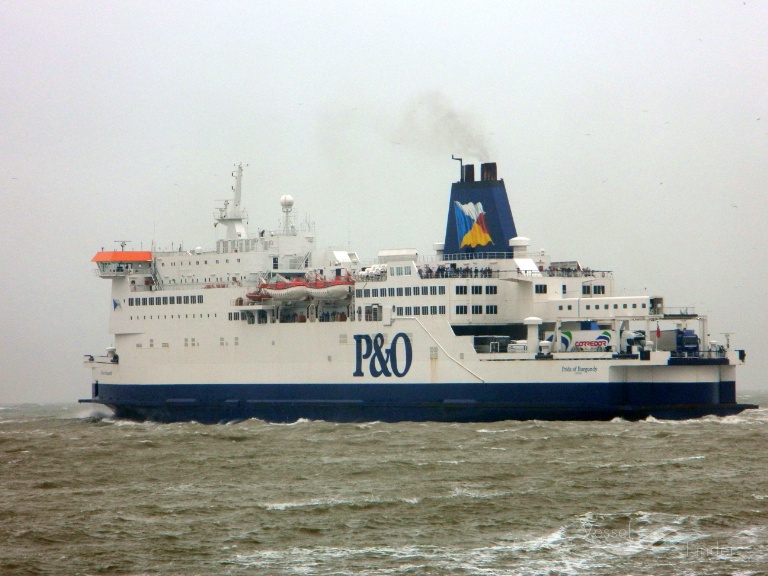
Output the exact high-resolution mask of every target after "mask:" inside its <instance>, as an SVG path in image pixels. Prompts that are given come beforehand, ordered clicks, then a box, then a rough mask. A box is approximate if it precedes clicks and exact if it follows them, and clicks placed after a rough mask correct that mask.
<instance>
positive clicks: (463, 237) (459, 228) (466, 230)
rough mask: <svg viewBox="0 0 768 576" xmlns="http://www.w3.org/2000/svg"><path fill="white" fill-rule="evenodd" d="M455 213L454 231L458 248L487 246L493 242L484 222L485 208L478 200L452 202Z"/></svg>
mask: <svg viewBox="0 0 768 576" xmlns="http://www.w3.org/2000/svg"><path fill="white" fill-rule="evenodd" d="M453 207H454V211H455V215H456V232H457V235H458V237H459V239H460V245H459V248H464V247H465V246H470V247H472V248H477V247H478V246H487V245H488V244H493V239H492V238H491V235H490V233H489V232H488V225H487V224H486V222H485V210H483V205H482V204H481V203H480V202H476V203H472V202H468V203H467V204H461V203H459V202H454V204H453Z"/></svg>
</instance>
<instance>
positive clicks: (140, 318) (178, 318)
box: [129, 313, 217, 320]
mask: <svg viewBox="0 0 768 576" xmlns="http://www.w3.org/2000/svg"><path fill="white" fill-rule="evenodd" d="M191 316H192V318H200V319H202V318H216V317H217V316H216V314H215V313H214V314H213V316H211V315H210V314H206V315H203V314H192V315H191ZM181 317H182V315H181V314H176V315H175V316H174V315H173V314H163V317H162V318H160V314H158V315H157V320H168V319H171V320H173V319H174V318H175V319H176V320H181ZM189 317H190V314H184V318H189ZM129 318H130V319H131V320H146V319H147V317H146V316H130V317H129ZM149 319H150V320H155V316H154V315H151V316H150V317H149Z"/></svg>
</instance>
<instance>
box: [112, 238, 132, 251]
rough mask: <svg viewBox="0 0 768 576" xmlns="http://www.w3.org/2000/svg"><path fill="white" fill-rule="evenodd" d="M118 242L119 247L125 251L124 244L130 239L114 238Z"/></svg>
mask: <svg viewBox="0 0 768 576" xmlns="http://www.w3.org/2000/svg"><path fill="white" fill-rule="evenodd" d="M115 242H117V243H118V244H120V249H121V250H123V251H125V245H126V244H128V243H129V242H130V240H115Z"/></svg>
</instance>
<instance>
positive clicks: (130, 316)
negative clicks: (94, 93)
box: [81, 158, 756, 423]
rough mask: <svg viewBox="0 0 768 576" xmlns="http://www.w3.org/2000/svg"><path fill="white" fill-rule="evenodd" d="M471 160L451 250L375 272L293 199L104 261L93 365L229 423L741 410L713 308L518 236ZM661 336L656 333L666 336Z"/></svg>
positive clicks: (101, 396)
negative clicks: (276, 220)
mask: <svg viewBox="0 0 768 576" xmlns="http://www.w3.org/2000/svg"><path fill="white" fill-rule="evenodd" d="M456 160H459V161H460V162H461V164H460V178H459V181H458V182H455V183H453V184H452V187H451V193H450V199H449V202H448V212H447V222H446V227H445V237H444V241H442V242H437V243H435V245H434V248H435V253H434V254H432V255H419V254H417V252H416V250H413V249H403V248H393V249H392V248H390V249H386V250H382V251H380V252H379V253H378V256H377V257H376V259H375V260H371V261H370V262H364V261H363V260H361V259H360V258H359V256H358V254H357V253H356V252H352V251H349V250H338V249H327V250H324V249H320V248H318V241H317V239H316V237H315V231H314V227H313V226H311V225H309V224H308V223H304V224H298V223H297V222H295V217H294V215H293V205H294V199H293V198H292V197H291V196H288V195H284V196H282V197H281V198H280V206H281V209H282V213H283V217H282V223H281V225H280V226H279V227H278V228H277V229H274V230H260V231H258V232H256V233H255V234H250V233H249V232H248V230H247V229H246V225H245V222H246V220H247V217H248V215H247V213H246V211H245V210H244V209H243V207H242V206H241V196H242V181H243V167H242V165H240V166H237V168H236V171H235V172H233V177H234V178H235V184H234V186H233V194H232V197H231V198H230V199H229V200H227V201H224V202H223V205H221V206H218V207H217V208H216V209H215V212H214V218H215V221H216V226H217V227H218V229H219V230H222V229H223V230H224V231H225V233H224V234H223V238H221V239H219V240H217V241H216V247H215V250H209V251H206V250H203V249H202V248H196V249H193V250H186V249H185V250H182V249H181V248H179V249H178V250H171V251H160V250H154V249H153V250H151V251H132V250H126V249H125V247H126V245H125V243H123V244H122V249H121V250H115V251H101V252H98V253H97V254H96V255H95V256H94V257H93V262H94V263H95V265H96V267H95V273H96V275H98V276H99V277H101V278H103V279H105V280H109V281H110V282H111V283H112V291H111V302H110V303H109V308H110V310H109V313H110V321H109V331H110V333H111V334H112V335H113V336H114V341H113V345H112V346H110V347H109V348H107V349H106V353H105V354H102V355H94V354H86V355H85V358H84V364H85V366H86V367H87V368H89V369H90V370H91V374H92V390H91V397H90V398H88V399H84V400H81V402H92V403H99V404H103V405H106V406H108V407H110V408H111V409H112V410H114V413H115V416H116V417H118V418H127V419H135V420H154V421H161V422H172V421H190V420H194V421H199V422H204V423H217V422H228V421H233V420H239V419H247V418H259V419H263V420H266V421H271V422H292V421H296V420H298V419H301V418H306V419H319V420H326V421H335V422H357V421H390V422H392V421H447V422H481V421H498V420H528V419H546V420H606V419H613V418H616V417H619V418H624V419H629V420H636V419H643V418H646V417H649V416H653V417H656V418H671V419H684V418H694V417H701V416H704V415H720V416H722V415H730V414H736V413H739V412H741V411H743V410H744V409H747V408H756V406H754V405H749V404H741V403H738V402H737V399H736V369H737V367H738V365H740V364H743V363H744V360H745V354H744V351H743V350H731V349H730V343H729V342H728V343H726V344H725V345H722V344H720V343H717V342H710V341H707V336H708V334H709V332H708V326H707V319H706V317H704V316H701V315H697V314H695V313H694V312H693V311H692V310H690V309H688V310H684V311H682V312H681V311H679V310H670V309H667V308H666V307H665V303H664V299H663V297H662V296H660V295H648V294H638V295H634V296H627V295H624V294H625V293H624V292H620V291H619V290H618V289H617V287H616V284H615V279H614V274H613V272H612V271H610V270H595V269H592V268H589V267H586V266H583V265H582V264H581V263H580V262H579V261H578V260H563V261H557V260H552V259H551V258H550V256H549V255H548V254H546V253H545V252H544V251H531V250H530V241H529V239H528V238H526V237H524V236H519V235H518V234H517V230H516V227H515V222H514V219H513V217H512V211H511V209H510V204H509V199H508V196H507V191H506V188H505V185H504V181H503V179H499V178H498V177H497V168H496V164H495V163H485V164H481V165H480V170H479V174H478V176H479V177H478V178H477V179H476V178H475V166H474V165H473V164H466V165H465V164H463V161H461V159H458V158H456ZM662 329H663V330H662Z"/></svg>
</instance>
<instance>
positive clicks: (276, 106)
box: [0, 0, 768, 404]
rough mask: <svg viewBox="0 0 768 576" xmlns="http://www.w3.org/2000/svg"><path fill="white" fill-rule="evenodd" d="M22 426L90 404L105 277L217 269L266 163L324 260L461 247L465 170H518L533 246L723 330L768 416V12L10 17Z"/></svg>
mask: <svg viewBox="0 0 768 576" xmlns="http://www.w3.org/2000/svg"><path fill="white" fill-rule="evenodd" d="M0 37H1V38H2V42H0V74H1V75H2V76H1V81H0V119H1V120H2V124H1V128H0V200H2V204H1V205H0V219H1V223H2V231H1V232H0V238H1V239H2V246H0V265H1V266H2V272H3V278H4V287H3V291H2V298H0V332H1V333H2V342H1V344H2V345H1V346H0V404H2V403H10V402H60V401H73V400H76V399H77V398H84V397H88V396H89V394H90V385H89V382H90V379H89V372H88V371H86V370H85V369H84V368H83V367H82V365H81V360H82V355H83V354H85V353H103V350H104V348H105V347H106V346H109V345H110V344H111V343H112V340H111V336H110V335H109V334H108V330H107V318H108V313H109V307H110V298H109V282H108V281H105V280H102V279H100V278H98V277H96V276H94V275H93V273H92V271H91V270H92V267H93V264H91V262H90V260H91V258H92V257H93V255H94V254H95V253H96V252H97V251H98V250H100V249H101V248H102V247H104V248H105V249H107V250H109V249H114V248H115V247H116V244H115V243H114V241H115V240H122V239H126V240H131V241H132V243H131V244H130V245H129V246H130V247H131V248H134V249H140V248H144V249H148V248H149V247H150V246H151V243H152V242H153V241H154V242H155V243H156V244H157V245H159V246H162V247H166V246H167V247H170V245H171V243H173V244H174V245H175V246H178V243H179V242H183V244H184V246H187V247H190V248H192V247H195V246H203V247H205V248H212V247H213V245H214V242H215V236H214V232H215V231H214V228H213V226H212V223H213V219H212V214H213V207H214V201H215V200H217V199H220V198H223V197H225V196H226V195H227V193H228V191H229V190H230V186H231V185H232V180H231V178H230V176H229V174H230V171H231V168H232V166H233V165H234V164H235V163H237V162H241V161H242V162H245V163H249V167H248V168H247V169H246V173H245V179H244V184H243V204H244V205H245V207H246V208H247V209H248V210H249V213H250V223H249V224H250V229H251V230H252V231H255V230H256V229H259V228H268V227H273V226H275V225H276V224H277V222H278V220H279V218H280V216H281V212H280V206H279V203H278V200H279V197H280V196H281V195H282V194H291V195H293V196H294V198H295V201H296V204H295V209H296V213H297V215H298V217H299V218H300V219H303V220H304V219H309V220H311V221H312V222H314V223H315V224H316V226H317V236H318V244H319V246H321V247H324V246H330V245H334V246H344V247H348V248H349V249H352V250H356V251H357V252H358V253H359V254H360V256H361V258H363V259H372V258H374V257H375V256H376V253H377V252H378V250H380V249H389V248H403V247H412V248H416V249H417V250H418V251H419V253H420V254H429V253H431V250H432V243H433V242H435V241H438V240H442V238H443V234H444V231H445V216H446V214H447V211H448V206H447V201H448V194H449V191H450V185H451V182H453V181H454V180H456V179H457V176H458V165H457V163H456V162H454V161H452V160H451V154H456V155H457V156H462V157H463V158H464V159H465V162H480V161H489V160H490V161H495V162H497V163H498V167H499V176H500V177H503V178H504V180H505V182H506V185H507V190H508V192H509V195H510V199H511V203H512V209H513V214H514V216H515V221H516V224H517V228H518V233H519V234H521V235H525V236H528V237H530V238H531V240H532V248H535V249H539V248H545V249H546V250H547V251H548V252H550V253H551V254H552V256H553V258H555V259H560V260H579V261H580V262H581V263H582V265H584V266H589V267H591V268H596V269H609V270H613V271H614V272H615V274H616V277H617V279H618V283H619V285H620V286H622V287H624V288H626V290H627V292H639V293H642V292H643V291H644V290H646V289H647V292H648V293H649V294H654V295H663V296H664V297H665V301H666V303H667V304H668V305H672V306H695V308H696V311H697V312H699V313H705V314H708V315H709V317H710V329H711V333H712V334H711V336H710V338H714V339H717V340H720V341H723V340H724V338H723V337H722V335H721V333H722V332H732V333H734V335H733V336H732V340H731V342H732V345H733V346H734V347H744V348H746V349H747V352H748V359H747V362H748V365H747V366H746V367H745V368H744V369H743V370H741V371H740V377H739V379H740V386H741V387H742V388H747V387H749V388H758V387H762V388H763V389H765V384H764V382H765V376H764V375H765V373H766V369H768V360H767V358H768V357H767V356H766V353H765V351H763V350H762V349H761V346H762V344H763V343H764V342H765V340H766V338H765V332H766V327H765V326H764V324H765V322H766V318H768V305H766V299H765V295H764V294H765V288H766V286H768V272H767V270H768V266H766V256H767V255H766V249H767V248H768V232H767V230H768V224H766V222H765V217H766V204H767V203H768V202H767V201H766V194H768V3H766V2H765V1H761V2H757V1H753V0H746V1H742V0H737V1H719V2H715V1H710V2H707V1H704V2H702V1H700V0H698V1H687V2H675V1H670V0H663V1H661V0H659V1H648V2H622V1H606V2H575V1H570V2H539V1H535V2H522V1H511V0H510V1H505V2H480V1H477V2H435V1H431V2H418V1H414V0H409V1H408V2H398V1H388V2H375V1H374V2H329V1H317V2H257V1H250V2H227V1H220V2H191V1H189V2H181V1H177V2H170V1H162V0H160V1H158V0H153V1H140V0H135V1H130V2H107V1H102V2H76V1H69V2H51V1H46V0H38V1H35V2H31V1H25V0H17V1H9V0H0Z"/></svg>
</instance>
